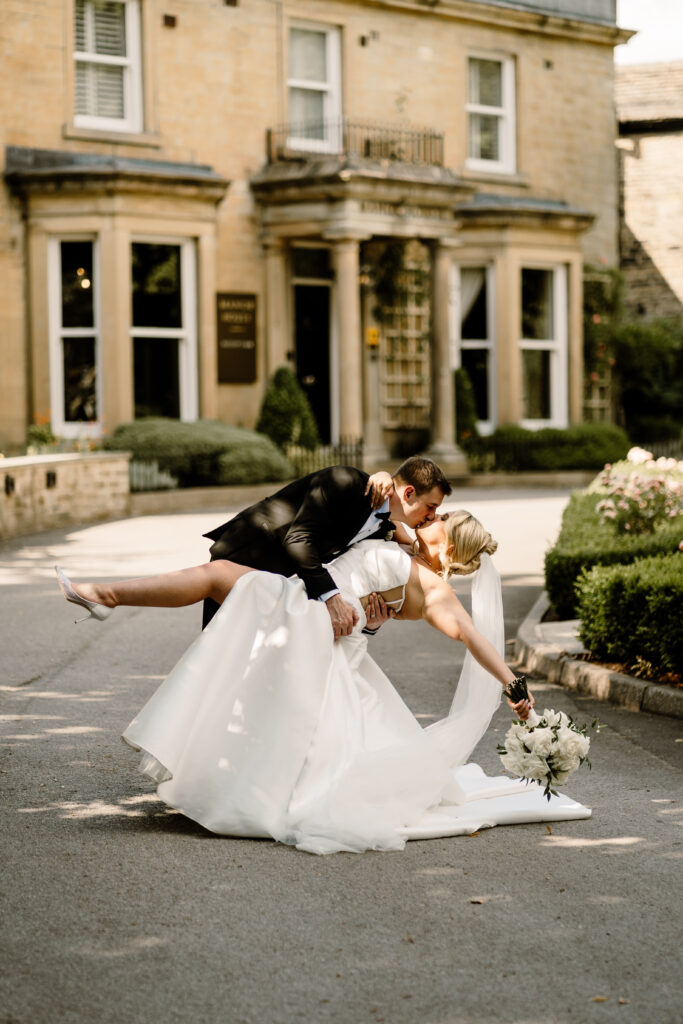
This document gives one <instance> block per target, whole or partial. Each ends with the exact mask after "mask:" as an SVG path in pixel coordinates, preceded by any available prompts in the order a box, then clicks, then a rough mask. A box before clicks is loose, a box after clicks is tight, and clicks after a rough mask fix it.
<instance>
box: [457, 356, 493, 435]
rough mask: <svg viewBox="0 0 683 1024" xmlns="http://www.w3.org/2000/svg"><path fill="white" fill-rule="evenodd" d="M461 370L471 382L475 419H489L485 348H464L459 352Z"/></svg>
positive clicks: (487, 367)
mask: <svg viewBox="0 0 683 1024" xmlns="http://www.w3.org/2000/svg"><path fill="white" fill-rule="evenodd" d="M461 363H462V368H463V370H466V371H467V375H468V377H469V378H470V381H471V382H472V388H473V390H474V402H475V405H476V409H477V419H478V420H487V419H488V418H489V353H488V350H487V349H485V348H465V349H463V350H462V352H461Z"/></svg>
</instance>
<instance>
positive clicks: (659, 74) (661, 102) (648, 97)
mask: <svg viewBox="0 0 683 1024" xmlns="http://www.w3.org/2000/svg"><path fill="white" fill-rule="evenodd" d="M615 99H616V105H617V118H618V120H619V123H620V124H622V125H623V124H624V123H631V124H634V125H636V124H638V123H641V122H642V123H652V122H663V121H680V120H681V119H682V118H683V61H661V62H660V63H658V64H631V65H622V66H621V67H617V68H616V69H615Z"/></svg>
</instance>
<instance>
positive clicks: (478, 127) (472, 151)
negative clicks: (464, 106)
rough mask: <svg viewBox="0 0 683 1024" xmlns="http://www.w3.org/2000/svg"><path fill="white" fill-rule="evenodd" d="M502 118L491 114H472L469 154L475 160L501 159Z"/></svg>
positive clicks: (470, 119)
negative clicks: (500, 134) (500, 132)
mask: <svg viewBox="0 0 683 1024" xmlns="http://www.w3.org/2000/svg"><path fill="white" fill-rule="evenodd" d="M500 120H501V119H500V118H499V117H496V116H495V115H490V114H470V116H469V155H470V156H471V157H473V158H474V159H475V160H500V144H499V138H498V136H499V129H500Z"/></svg>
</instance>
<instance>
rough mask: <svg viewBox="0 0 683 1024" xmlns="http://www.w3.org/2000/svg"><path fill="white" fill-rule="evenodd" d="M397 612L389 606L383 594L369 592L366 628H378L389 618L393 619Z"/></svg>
mask: <svg viewBox="0 0 683 1024" xmlns="http://www.w3.org/2000/svg"><path fill="white" fill-rule="evenodd" d="M395 616H396V612H395V611H394V609H393V608H387V605H386V601H385V600H384V598H383V597H382V595H381V594H369V595H368V603H367V605H366V606H365V628H366V629H371V630H373V632H374V630H376V629H379V627H380V626H383V625H384V623H385V622H387V621H388V620H389V619H393V618H395Z"/></svg>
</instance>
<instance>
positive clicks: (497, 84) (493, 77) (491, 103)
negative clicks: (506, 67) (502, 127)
mask: <svg viewBox="0 0 683 1024" xmlns="http://www.w3.org/2000/svg"><path fill="white" fill-rule="evenodd" d="M469 71H470V73H469V101H470V103H477V104H479V105H481V106H483V107H502V106H503V65H502V64H501V62H500V61H498V60H479V59H478V58H476V57H470V62H469Z"/></svg>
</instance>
